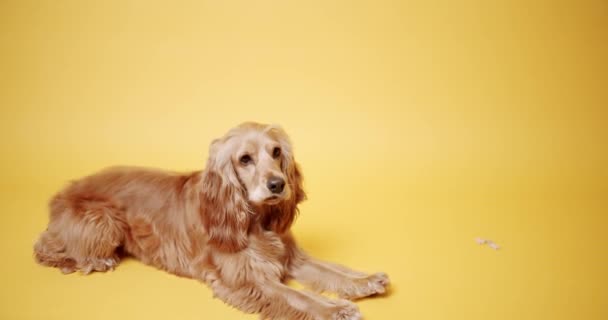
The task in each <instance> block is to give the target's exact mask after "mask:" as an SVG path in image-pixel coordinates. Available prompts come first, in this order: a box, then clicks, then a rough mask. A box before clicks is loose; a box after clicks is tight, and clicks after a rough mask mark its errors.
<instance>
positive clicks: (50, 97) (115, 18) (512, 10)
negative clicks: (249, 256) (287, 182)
mask: <svg viewBox="0 0 608 320" xmlns="http://www.w3.org/2000/svg"><path fill="white" fill-rule="evenodd" d="M0 36H1V38H0V40H1V42H0V49H1V50H0V55H1V60H0V74H1V75H0V85H1V87H0V88H1V89H0V90H1V92H0V103H1V118H0V137H1V138H0V141H1V145H0V147H1V152H2V154H1V157H0V165H1V168H2V172H1V179H0V185H1V189H0V203H1V205H0V252H1V255H0V257H1V263H0V279H1V280H0V318H1V319H89V320H94V319H103V320H108V319H257V317H256V316H244V315H243V314H241V313H240V312H238V311H236V310H233V309H231V308H229V307H227V306H226V305H224V304H223V303H222V302H220V301H218V300H213V299H212V294H211V291H210V290H209V289H207V287H205V286H204V285H203V284H201V283H199V282H197V281H195V280H189V279H183V278H177V277H175V276H171V275H168V274H166V273H164V272H162V271H158V270H156V269H154V268H151V267H147V266H144V265H143V264H141V263H139V262H137V261H134V260H127V261H124V262H123V263H122V264H121V265H120V266H119V267H118V268H117V270H116V271H115V272H113V273H107V274H93V275H91V276H81V275H79V274H72V275H68V276H65V275H62V274H61V273H60V272H59V271H58V270H56V269H52V268H43V267H40V266H38V265H36V264H35V263H34V261H33V259H32V244H33V242H34V241H35V239H36V237H37V235H38V234H39V233H40V232H41V231H42V230H44V228H45V226H46V223H47V210H46V203H47V200H48V199H49V198H50V197H51V196H52V194H53V193H54V192H56V191H57V190H58V189H59V188H60V187H62V186H63V185H64V184H65V183H66V182H67V181H68V180H70V179H73V178H77V177H80V176H83V175H85V174H89V173H92V172H94V171H96V170H98V169H100V168H102V167H105V166H109V165H114V164H132V165H140V166H151V167H161V168H167V169H172V170H193V169H199V168H202V167H203V165H204V160H205V159H206V155H207V146H208V143H209V142H210V141H211V139H213V138H215V137H218V136H220V135H221V134H223V133H224V132H225V131H226V130H227V129H229V128H230V127H232V126H234V125H236V124H238V123H240V122H242V121H245V120H257V121H261V122H272V123H279V124H281V125H282V126H284V127H285V129H286V130H287V131H288V133H289V134H290V135H291V137H292V140H293V142H294V145H295V149H296V155H297V158H298V159H299V162H300V163H301V165H302V168H303V170H304V175H305V178H306V183H305V186H306V189H307V190H308V194H309V200H308V201H307V202H306V203H305V204H304V205H302V208H301V209H302V213H301V216H300V218H299V220H298V221H297V223H296V225H295V227H294V230H295V233H296V235H297V237H298V238H299V240H300V243H301V245H302V246H303V247H304V248H306V249H308V250H309V251H310V252H311V253H312V254H313V255H315V256H318V257H320V258H323V259H327V260H332V261H336V262H339V263H342V264H345V265H348V266H351V267H354V268H357V269H361V270H365V271H386V272H387V273H388V274H389V275H390V276H391V279H392V282H393V283H394V286H393V290H392V294H391V295H389V296H388V297H383V298H378V299H367V300H364V301H362V302H360V303H359V306H360V308H361V310H362V312H363V313H364V315H365V317H366V319H608V289H607V288H608V276H607V270H608V254H607V252H608V246H607V245H608V235H607V231H608V228H607V226H608V218H607V214H608V212H607V209H608V200H607V199H608V168H607V164H608V148H607V146H608V143H607V142H608V141H607V138H608V129H607V128H608V111H607V108H608V89H607V88H608V63H607V60H608V3H607V2H606V1H603V0H598V1H574V0H572V1H487V0H480V1H466V0H465V1H451V0H436V1H422V0H421V1H393V2H389V1H219V0H218V1H192V2H177V1H173V2H167V3H165V4H159V3H155V2H152V1H90V2H88V1H50V0H48V1H7V0H4V1H1V2H0ZM475 237H487V238H490V239H492V240H494V241H496V242H497V243H499V244H500V245H502V246H503V249H501V250H499V251H493V250H491V249H490V248H488V247H482V246H478V245H477V244H476V243H475V242H474V238H475Z"/></svg>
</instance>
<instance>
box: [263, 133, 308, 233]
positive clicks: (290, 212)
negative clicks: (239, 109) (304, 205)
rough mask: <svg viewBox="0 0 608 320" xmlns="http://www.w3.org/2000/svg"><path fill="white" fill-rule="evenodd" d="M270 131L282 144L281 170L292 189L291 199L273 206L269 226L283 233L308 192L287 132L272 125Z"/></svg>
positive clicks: (287, 228) (293, 218)
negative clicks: (303, 183)
mask: <svg viewBox="0 0 608 320" xmlns="http://www.w3.org/2000/svg"><path fill="white" fill-rule="evenodd" d="M269 131H271V132H274V133H275V134H276V137H277V138H278V140H279V143H280V144H281V150H282V152H281V155H282V158H281V170H282V171H283V174H284V175H285V177H286V178H287V183H288V184H289V188H290V190H291V196H290V197H289V199H286V200H285V201H283V203H282V204H280V205H278V206H275V207H271V209H270V210H271V214H270V220H269V221H268V225H269V227H270V228H271V229H272V230H274V231H275V232H277V233H279V234H281V233H284V232H285V231H287V230H289V227H291V224H292V223H293V221H294V220H295V218H296V216H297V215H298V212H299V211H298V204H299V203H300V202H302V201H304V200H305V199H306V193H305V192H304V188H303V187H302V180H303V179H302V173H301V171H300V167H299V166H298V164H297V163H296V161H295V157H294V155H293V149H292V147H291V143H290V141H289V138H288V137H287V134H286V133H285V132H284V131H283V129H281V128H279V127H271V128H270V129H269Z"/></svg>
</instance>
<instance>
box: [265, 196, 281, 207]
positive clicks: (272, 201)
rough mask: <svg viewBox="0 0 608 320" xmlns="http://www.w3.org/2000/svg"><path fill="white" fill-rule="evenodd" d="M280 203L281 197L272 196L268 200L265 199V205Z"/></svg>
mask: <svg viewBox="0 0 608 320" xmlns="http://www.w3.org/2000/svg"><path fill="white" fill-rule="evenodd" d="M279 202H281V198H279V196H275V195H272V196H270V197H268V198H266V199H264V203H265V204H271V205H272V204H278V203H279Z"/></svg>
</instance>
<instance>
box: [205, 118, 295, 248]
mask: <svg viewBox="0 0 608 320" xmlns="http://www.w3.org/2000/svg"><path fill="white" fill-rule="evenodd" d="M202 192H203V203H202V204H201V205H202V207H203V210H204V215H203V222H204V223H205V227H206V229H207V232H208V233H209V236H210V243H214V244H216V245H218V246H220V247H224V248H225V249H227V250H231V251H234V250H238V249H242V248H243V247H244V246H245V245H246V234H247V228H248V227H249V224H250V221H251V219H252V218H253V215H255V214H263V215H264V216H263V217H258V220H259V221H261V222H262V223H263V224H264V227H266V228H268V229H272V230H273V231H275V232H278V233H283V232H285V231H286V230H287V229H288V228H289V227H290V226H291V223H292V222H293V220H294V218H295V216H296V214H297V204H298V203H299V202H301V201H302V200H303V199H304V198H305V194H304V191H303V189H302V176H301V174H300V170H299V168H298V165H297V164H296V162H295V159H294V156H293V150H292V147H291V143H290V141H289V138H288V137H287V134H286V133H285V131H283V129H281V128H280V127H278V126H274V125H263V124H257V123H251V122H248V123H243V124H241V125H239V126H238V127H236V128H234V129H232V130H230V131H229V132H228V133H227V134H226V135H224V136H223V137H222V138H220V139H217V140H214V141H213V142H212V143H211V147H210V149H209V160H208V162H207V168H206V169H205V172H204V173H203V191H202Z"/></svg>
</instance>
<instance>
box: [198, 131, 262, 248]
mask: <svg viewBox="0 0 608 320" xmlns="http://www.w3.org/2000/svg"><path fill="white" fill-rule="evenodd" d="M220 143H221V142H219V141H214V142H213V144H212V147H211V148H210V150H211V152H210V155H209V160H208V161H207V167H206V168H205V171H204V172H203V183H202V189H203V190H202V191H201V215H202V221H203V226H204V228H205V230H206V231H207V235H208V237H209V239H208V244H210V245H212V246H215V247H217V248H218V249H220V250H222V251H227V252H237V251H240V250H242V249H244V248H245V247H247V242H248V240H247V232H248V229H249V222H250V217H251V210H250V208H249V205H248V203H247V200H246V198H245V195H244V193H245V191H244V190H243V187H242V186H241V183H240V181H239V178H238V176H237V175H236V171H235V170H234V167H233V165H232V161H231V159H230V157H229V156H222V155H218V150H217V149H218V144H220Z"/></svg>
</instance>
